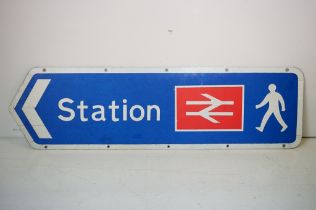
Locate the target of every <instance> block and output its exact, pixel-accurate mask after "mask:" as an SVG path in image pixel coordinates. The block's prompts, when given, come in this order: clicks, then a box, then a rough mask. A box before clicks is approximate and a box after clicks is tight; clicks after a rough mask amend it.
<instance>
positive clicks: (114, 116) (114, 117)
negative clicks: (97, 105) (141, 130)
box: [109, 101, 120, 122]
mask: <svg viewBox="0 0 316 210" xmlns="http://www.w3.org/2000/svg"><path fill="white" fill-rule="evenodd" d="M119 108H120V107H119V106H116V104H115V101H112V104H111V105H110V106H109V109H111V111H112V121H113V122H118V121H119V120H120V119H119V118H117V117H116V114H115V110H117V109H119Z"/></svg>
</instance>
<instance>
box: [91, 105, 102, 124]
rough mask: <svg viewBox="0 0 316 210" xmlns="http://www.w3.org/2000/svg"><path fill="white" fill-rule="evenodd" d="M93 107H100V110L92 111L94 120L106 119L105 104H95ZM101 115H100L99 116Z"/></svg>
mask: <svg viewBox="0 0 316 210" xmlns="http://www.w3.org/2000/svg"><path fill="white" fill-rule="evenodd" d="M92 109H99V111H95V112H93V113H92V115H91V118H92V120H94V121H105V112H104V106H101V105H95V106H93V107H92ZM98 115H100V116H99V117H97V116H98Z"/></svg>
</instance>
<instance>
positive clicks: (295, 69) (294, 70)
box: [290, 66, 304, 81]
mask: <svg viewBox="0 0 316 210" xmlns="http://www.w3.org/2000/svg"><path fill="white" fill-rule="evenodd" d="M290 71H291V72H292V73H294V74H295V75H296V76H297V79H298V80H299V81H304V73H303V71H302V70H301V69H300V68H299V67H296V66H294V67H291V68H290Z"/></svg>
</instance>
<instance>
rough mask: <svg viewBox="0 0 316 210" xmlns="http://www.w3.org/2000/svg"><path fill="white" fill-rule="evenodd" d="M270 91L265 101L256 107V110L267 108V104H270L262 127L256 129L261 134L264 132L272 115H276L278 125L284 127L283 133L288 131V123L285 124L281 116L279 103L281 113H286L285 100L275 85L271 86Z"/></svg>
mask: <svg viewBox="0 0 316 210" xmlns="http://www.w3.org/2000/svg"><path fill="white" fill-rule="evenodd" d="M268 89H269V91H270V93H268V94H267V95H266V97H265V98H264V99H263V101H262V102H261V103H260V104H258V105H256V109H259V108H261V107H263V106H265V105H266V104H267V103H269V108H268V111H267V112H266V113H265V115H264V116H263V119H262V121H261V125H260V127H256V129H257V130H258V131H260V132H263V131H264V127H265V125H266V123H267V121H268V120H269V118H270V117H271V115H272V114H274V116H275V118H276V119H277V121H278V123H279V124H280V125H281V126H282V129H281V132H283V131H285V130H286V129H287V127H288V126H287V125H286V123H285V122H284V120H283V119H282V116H281V114H280V107H279V103H280V104H281V111H282V112H284V111H285V103H284V99H283V97H282V95H281V94H280V93H278V92H276V85H275V84H270V85H269V88H268Z"/></svg>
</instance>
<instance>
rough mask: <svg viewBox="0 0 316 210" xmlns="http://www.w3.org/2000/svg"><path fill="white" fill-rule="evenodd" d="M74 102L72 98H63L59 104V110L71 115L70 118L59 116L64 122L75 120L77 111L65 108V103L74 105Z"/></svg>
mask: <svg viewBox="0 0 316 210" xmlns="http://www.w3.org/2000/svg"><path fill="white" fill-rule="evenodd" d="M73 102H74V101H73V100H72V99H70V98H63V99H61V100H60V101H59V102H58V108H59V109H60V110H61V111H64V112H68V113H69V116H68V117H65V116H63V115H58V118H59V119H61V120H62V121H71V120H73V119H74V118H75V111H74V110H73V109H71V108H68V107H65V106H64V103H70V104H72V103H73Z"/></svg>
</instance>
